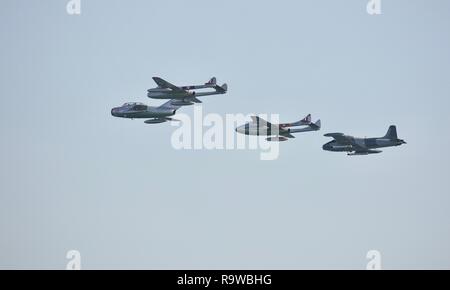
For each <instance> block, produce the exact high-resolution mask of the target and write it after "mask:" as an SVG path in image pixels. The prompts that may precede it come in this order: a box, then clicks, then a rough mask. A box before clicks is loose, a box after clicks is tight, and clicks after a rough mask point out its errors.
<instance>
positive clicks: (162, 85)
mask: <svg viewBox="0 0 450 290" xmlns="http://www.w3.org/2000/svg"><path fill="white" fill-rule="evenodd" d="M153 80H154V81H155V83H156V84H157V85H158V87H156V88H153V89H149V90H147V96H148V97H149V98H152V99H171V100H178V102H177V103H176V105H179V106H188V105H192V104H194V103H201V102H202V101H200V100H199V99H198V98H197V97H202V96H210V95H218V94H225V93H226V92H227V90H228V86H227V84H223V85H221V86H219V85H217V82H216V78H215V77H213V78H211V79H210V80H209V81H208V82H206V83H205V84H203V85H191V86H181V87H179V86H175V85H173V84H171V83H169V82H168V81H166V80H163V79H162V78H160V77H153ZM200 89H213V91H208V92H197V91H196V90H200Z"/></svg>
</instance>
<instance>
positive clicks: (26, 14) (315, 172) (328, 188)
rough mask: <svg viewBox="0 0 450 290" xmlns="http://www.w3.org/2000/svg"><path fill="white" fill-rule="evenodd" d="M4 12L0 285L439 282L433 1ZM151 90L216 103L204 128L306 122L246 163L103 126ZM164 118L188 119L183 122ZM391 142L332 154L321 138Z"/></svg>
mask: <svg viewBox="0 0 450 290" xmlns="http://www.w3.org/2000/svg"><path fill="white" fill-rule="evenodd" d="M68 2H69V1H65V0H48V1H38V0H29V1H25V0H3V1H2V3H1V4H0V5H1V8H0V21H1V22H0V23H1V25H0V43H1V45H0V80H1V86H0V96H1V101H2V113H1V114H0V121H1V122H0V132H1V136H2V138H1V142H0V269H65V267H66V264H67V263H68V261H69V260H68V259H67V258H66V253H67V252H68V251H69V250H77V251H79V252H80V255H81V266H82V268H84V269H365V268H366V265H367V263H368V261H369V260H368V259H367V258H366V254H367V252H368V251H370V250H377V251H379V253H380V254H381V263H382V268H384V269H449V268H450V224H449V221H450V216H449V215H450V179H449V178H448V177H449V176H448V174H449V169H450V152H449V150H448V148H449V146H450V136H449V134H448V124H449V122H450V115H449V114H448V108H449V106H450V101H449V99H450V98H449V95H450V82H449V81H448V76H449V74H450V33H449V31H448V29H449V27H450V2H449V1H446V0H435V1H425V0H413V1H407V0H397V1H389V0H382V1H381V2H382V14H381V15H369V14H368V13H367V11H366V4H367V2H368V1H364V0H348V1H333V0H305V1H298V0H297V1H294V0H292V1H288V0H283V1H256V0H255V1H235V0H232V1H206V0H193V1H181V0H180V1H175V0H168V1H153V0H151V1H148V0H131V1H119V0H89V1H87V0H81V14H80V15H69V14H68V13H67V11H66V4H67V3H68ZM153 76H160V77H163V78H165V79H167V80H169V81H170V82H172V83H174V84H179V85H186V84H197V83H203V82H205V81H207V80H208V79H209V78H210V77H212V76H216V77H217V79H218V82H220V83H222V82H227V83H228V87H229V91H228V93H227V94H225V95H218V96H207V97H204V98H203V99H202V100H203V104H202V110H203V113H204V114H209V113H215V114H219V115H221V116H225V115H226V114H237V113H242V114H249V113H277V114H279V116H280V121H284V122H289V121H296V120H299V119H300V118H303V117H304V116H305V115H306V114H308V113H311V114H312V116H313V119H314V120H315V119H317V118H320V119H321V120H322V129H321V131H319V132H309V133H304V134H303V133H301V134H297V135H296V138H295V139H292V140H289V142H283V143H281V144H280V155H279V158H278V159H276V160H272V161H263V160H260V152H259V151H258V150H175V149H174V148H173V146H172V145H171V136H172V134H173V132H174V131H175V129H176V127H173V126H171V125H170V124H169V123H164V124H157V125H147V124H144V123H143V120H126V119H120V118H114V117H112V116H111V114H110V110H111V108H112V107H115V106H119V105H121V104H122V103H124V102H128V101H139V102H144V103H146V104H149V105H159V104H161V103H163V101H162V100H154V99H149V98H147V97H146V90H147V89H149V88H151V87H154V83H153V81H152V79H151V77H153ZM180 112H182V113H185V114H188V115H190V116H192V115H193V112H194V108H193V107H185V108H182V109H180ZM391 124H395V125H396V126H397V131H398V134H399V137H400V138H402V139H405V140H406V141H407V143H408V144H406V145H403V146H400V147H394V148H386V149H383V153H381V154H374V155H369V156H355V157H348V156H347V155H346V154H345V153H335V152H327V151H323V150H322V145H323V144H324V143H326V142H328V141H330V138H327V137H324V136H323V134H325V133H328V132H343V133H346V134H350V135H355V136H361V137H364V136H367V137H374V136H382V135H384V134H385V132H386V131H387V128H388V126H389V125H391Z"/></svg>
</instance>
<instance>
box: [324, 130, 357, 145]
mask: <svg viewBox="0 0 450 290" xmlns="http://www.w3.org/2000/svg"><path fill="white" fill-rule="evenodd" d="M324 136H325V137H332V138H334V140H336V141H337V142H338V143H339V144H342V145H354V144H353V142H351V140H350V139H348V138H347V137H346V136H345V135H344V134H343V133H328V134H325V135H324Z"/></svg>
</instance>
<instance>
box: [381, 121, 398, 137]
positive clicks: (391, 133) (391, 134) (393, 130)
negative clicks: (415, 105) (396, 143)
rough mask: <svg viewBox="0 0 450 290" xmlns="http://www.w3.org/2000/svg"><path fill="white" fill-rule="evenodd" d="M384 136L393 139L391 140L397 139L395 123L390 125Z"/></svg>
mask: <svg viewBox="0 0 450 290" xmlns="http://www.w3.org/2000/svg"><path fill="white" fill-rule="evenodd" d="M384 138H387V139H391V140H397V139H398V137H397V128H396V127H395V126H394V125H391V126H389V129H388V131H387V133H386V135H384Z"/></svg>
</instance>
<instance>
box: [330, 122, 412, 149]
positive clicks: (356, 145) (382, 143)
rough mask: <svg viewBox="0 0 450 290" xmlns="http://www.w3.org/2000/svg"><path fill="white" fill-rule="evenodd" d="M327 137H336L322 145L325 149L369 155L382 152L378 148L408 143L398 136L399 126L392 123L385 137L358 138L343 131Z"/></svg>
mask: <svg viewBox="0 0 450 290" xmlns="http://www.w3.org/2000/svg"><path fill="white" fill-rule="evenodd" d="M324 136H326V137H332V138H334V140H333V141H330V142H328V143H326V144H324V145H323V146H322V148H323V150H327V151H336V152H348V153H347V155H350V156H351V155H369V154H376V153H381V152H382V151H381V150H376V149H377V148H383V147H392V146H400V145H402V144H406V142H405V141H404V140H402V139H398V137H397V128H396V127H395V126H394V125H391V126H390V127H389V129H388V131H387V133H386V135H384V136H383V137H378V138H357V137H353V136H348V135H344V134H343V133H328V134H325V135H324Z"/></svg>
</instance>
